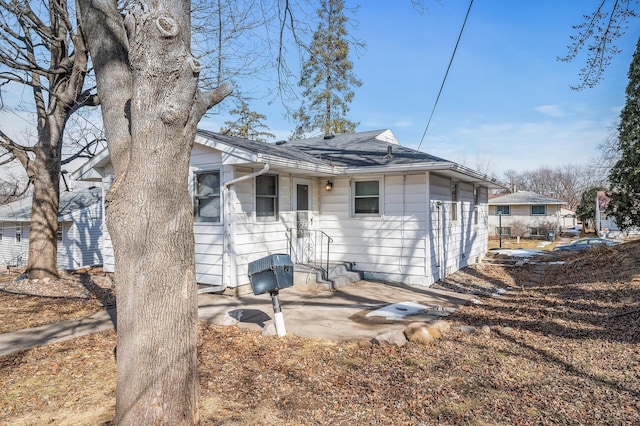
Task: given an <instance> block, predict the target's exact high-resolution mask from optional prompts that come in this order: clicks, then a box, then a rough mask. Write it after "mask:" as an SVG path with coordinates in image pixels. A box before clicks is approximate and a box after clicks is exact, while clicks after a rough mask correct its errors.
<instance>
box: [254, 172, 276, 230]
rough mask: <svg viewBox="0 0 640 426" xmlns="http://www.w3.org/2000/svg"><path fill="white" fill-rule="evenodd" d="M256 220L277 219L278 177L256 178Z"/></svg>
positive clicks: (262, 176)
mask: <svg viewBox="0 0 640 426" xmlns="http://www.w3.org/2000/svg"><path fill="white" fill-rule="evenodd" d="M256 218H258V219H262V220H276V219H277V218H278V176H277V175H260V176H256Z"/></svg>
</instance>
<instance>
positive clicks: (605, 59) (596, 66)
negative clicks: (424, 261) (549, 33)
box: [558, 0, 638, 90]
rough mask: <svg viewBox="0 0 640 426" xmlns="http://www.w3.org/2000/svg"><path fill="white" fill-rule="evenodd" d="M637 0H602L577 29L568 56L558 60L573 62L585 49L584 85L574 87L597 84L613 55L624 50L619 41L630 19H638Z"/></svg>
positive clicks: (579, 86) (576, 26) (574, 87)
mask: <svg viewBox="0 0 640 426" xmlns="http://www.w3.org/2000/svg"><path fill="white" fill-rule="evenodd" d="M637 4H638V2H637V0H601V1H600V3H599V5H598V7H597V8H596V10H595V11H593V12H592V13H590V14H588V15H585V16H584V21H583V22H582V23H581V24H579V25H575V26H574V27H573V28H574V29H575V30H576V32H577V34H575V35H573V36H571V44H570V45H569V46H568V52H567V55H566V56H564V57H561V58H558V60H561V61H565V62H569V61H572V60H574V59H575V58H576V57H577V56H578V54H579V53H580V52H581V51H582V50H583V49H585V50H586V51H587V59H586V64H585V66H584V67H583V68H582V69H581V70H580V84H578V85H577V86H572V88H573V89H574V90H582V89H584V88H587V87H589V88H590V87H594V86H595V85H596V84H598V83H599V82H600V80H602V77H603V74H604V72H605V70H606V68H607V66H608V65H609V64H610V63H611V59H612V58H613V56H615V55H617V54H618V53H620V49H619V48H618V47H617V46H616V44H615V42H616V40H618V39H619V38H620V37H621V36H622V35H623V34H624V33H625V32H626V30H627V28H628V27H629V21H630V20H631V19H633V18H637V16H638V12H637V7H638V6H637Z"/></svg>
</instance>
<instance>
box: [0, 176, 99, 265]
mask: <svg viewBox="0 0 640 426" xmlns="http://www.w3.org/2000/svg"><path fill="white" fill-rule="evenodd" d="M101 200H102V191H101V189H100V188H90V189H76V190H74V191H71V192H69V191H65V192H61V193H60V206H59V209H58V212H59V213H58V269H68V270H73V269H79V268H83V267H87V266H94V265H101V264H102V253H101V251H100V245H101V241H102V230H101V227H102V202H101ZM31 203H32V199H31V197H27V198H24V199H22V200H19V201H14V202H12V203H9V204H5V205H2V206H0V264H2V265H6V266H16V267H19V266H25V265H26V264H27V260H28V257H29V231H30V222H31Z"/></svg>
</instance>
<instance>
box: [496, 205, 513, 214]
mask: <svg viewBox="0 0 640 426" xmlns="http://www.w3.org/2000/svg"><path fill="white" fill-rule="evenodd" d="M496 214H497V215H502V216H509V215H511V206H496Z"/></svg>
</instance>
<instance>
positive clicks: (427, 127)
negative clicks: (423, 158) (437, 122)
mask: <svg viewBox="0 0 640 426" xmlns="http://www.w3.org/2000/svg"><path fill="white" fill-rule="evenodd" d="M471 6H473V0H471V2H470V3H469V9H467V14H466V16H465V17H464V22H462V27H461V28H460V33H459V34H458V40H457V41H456V46H455V47H454V48H453V53H452V54H451V59H450V60H449V65H448V66H447V72H446V73H445V74H444V78H443V79H442V84H441V85H440V91H438V96H437V97H436V101H435V102H434V103H433V109H432V110H431V115H429V121H427V125H426V127H425V128H424V132H423V133H422V138H420V144H418V151H420V147H421V146H422V142H424V137H425V136H426V135H427V130H429V125H430V124H431V119H432V118H433V114H434V113H435V112H436V106H438V101H439V100H440V95H441V94H442V89H444V83H445V82H446V81H447V76H448V75H449V70H450V69H451V64H452V63H453V58H454V57H455V56H456V51H457V50H458V45H459V44H460V39H461V38H462V32H463V31H464V27H465V25H466V24H467V18H469V12H471Z"/></svg>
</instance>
